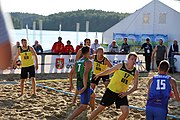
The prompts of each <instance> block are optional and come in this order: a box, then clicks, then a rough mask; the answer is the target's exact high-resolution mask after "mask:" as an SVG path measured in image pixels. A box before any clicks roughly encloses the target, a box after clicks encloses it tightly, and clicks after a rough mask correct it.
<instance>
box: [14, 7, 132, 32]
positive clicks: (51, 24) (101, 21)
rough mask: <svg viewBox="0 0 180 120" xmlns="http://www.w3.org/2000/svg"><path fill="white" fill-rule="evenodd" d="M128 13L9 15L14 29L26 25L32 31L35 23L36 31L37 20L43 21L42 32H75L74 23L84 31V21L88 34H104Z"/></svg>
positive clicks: (18, 13)
mask: <svg viewBox="0 0 180 120" xmlns="http://www.w3.org/2000/svg"><path fill="white" fill-rule="evenodd" d="M128 15H130V14H129V13H118V12H106V11H102V10H77V11H71V12H59V13H56V14H51V15H48V16H43V15H38V14H29V13H20V12H14V13H11V17H12V21H13V24H14V28H15V29H24V28H25V26H26V24H28V27H29V29H33V22H34V21H35V22H36V29H39V20H42V21H43V29H44V30H59V25H60V24H61V26H62V27H61V30H62V31H76V23H80V29H79V30H80V31H85V30H86V21H89V31H90V32H104V31H105V30H107V29H108V28H110V27H112V26H113V25H115V24H116V23H118V22H119V21H121V20H122V19H124V18H125V17H127V16H128Z"/></svg>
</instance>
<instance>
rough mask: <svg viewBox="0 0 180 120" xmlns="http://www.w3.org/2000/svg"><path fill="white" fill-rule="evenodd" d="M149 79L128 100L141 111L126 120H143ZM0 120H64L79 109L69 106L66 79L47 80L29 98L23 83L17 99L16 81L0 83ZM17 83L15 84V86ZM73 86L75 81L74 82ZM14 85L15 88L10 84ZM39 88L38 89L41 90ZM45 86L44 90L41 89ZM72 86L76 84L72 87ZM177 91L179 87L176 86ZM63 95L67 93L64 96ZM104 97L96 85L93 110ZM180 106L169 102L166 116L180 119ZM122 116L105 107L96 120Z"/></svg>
mask: <svg viewBox="0 0 180 120" xmlns="http://www.w3.org/2000/svg"><path fill="white" fill-rule="evenodd" d="M148 80H149V77H143V78H140V79H139V89H138V90H137V91H135V92H134V93H133V94H132V95H130V96H129V97H128V99H129V105H130V106H135V107H137V108H140V110H137V109H134V108H131V109H130V114H129V117H128V120H145V111H144V110H141V108H145V104H146V97H147V82H148ZM0 82H1V83H2V82H4V83H3V84H0V119H1V120H38V119H41V120H42V119H44V120H66V119H67V117H68V116H69V115H70V114H71V113H72V112H73V110H74V109H75V108H76V107H77V106H78V105H79V98H78V99H77V101H76V103H75V104H74V105H73V104H72V102H71V101H72V98H73V97H72V95H68V93H69V90H68V87H69V82H68V80H67V79H59V80H49V81H48V82H45V81H42V80H41V81H39V82H37V85H39V87H38V86H37V96H36V97H31V84H29V81H26V85H25V95H24V96H23V97H18V95H19V94H20V86H19V81H18V80H14V81H10V82H9V81H8V82H9V83H11V84H5V83H7V80H4V81H0ZM16 82H17V83H18V84H16ZM73 82H74V83H75V82H76V80H73ZM13 83H14V84H13ZM40 86H41V87H40ZM42 86H46V87H44V88H43V87H42ZM74 86H75V84H74ZM178 89H179V90H180V83H179V82H178ZM63 91H64V92H66V93H63ZM103 93H104V85H103V84H102V83H99V85H98V88H97V89H96V95H97V100H96V107H97V105H98V103H99V100H98V99H101V96H102V95H103ZM179 111H180V103H178V102H175V101H174V100H170V102H169V114H171V115H174V116H180V112H179ZM90 113H91V110H90V108H89V107H88V109H87V111H85V112H83V113H82V114H81V115H80V116H79V117H78V118H77V120H87V119H88V117H89V116H90ZM119 114H121V112H120V110H118V109H116V108H115V105H112V106H111V107H108V108H106V109H105V111H104V112H103V113H101V114H99V116H98V118H97V120H116V119H117V118H118V116H119Z"/></svg>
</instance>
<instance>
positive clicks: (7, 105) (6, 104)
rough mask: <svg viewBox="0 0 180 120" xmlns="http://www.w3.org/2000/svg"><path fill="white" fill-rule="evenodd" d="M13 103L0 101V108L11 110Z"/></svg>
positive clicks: (11, 101)
mask: <svg viewBox="0 0 180 120" xmlns="http://www.w3.org/2000/svg"><path fill="white" fill-rule="evenodd" d="M15 103H16V102H15V101H13V100H0V108H12V107H13V106H14V104H15Z"/></svg>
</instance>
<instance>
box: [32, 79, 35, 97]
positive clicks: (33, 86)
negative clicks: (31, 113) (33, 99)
mask: <svg viewBox="0 0 180 120" xmlns="http://www.w3.org/2000/svg"><path fill="white" fill-rule="evenodd" d="M31 81H32V94H33V95H36V81H35V78H34V77H31Z"/></svg>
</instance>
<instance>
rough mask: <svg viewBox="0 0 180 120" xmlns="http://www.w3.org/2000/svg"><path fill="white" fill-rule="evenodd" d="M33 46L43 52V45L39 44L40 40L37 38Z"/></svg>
mask: <svg viewBox="0 0 180 120" xmlns="http://www.w3.org/2000/svg"><path fill="white" fill-rule="evenodd" d="M33 48H34V50H35V51H36V53H42V52H43V49H42V46H41V45H40V44H39V42H38V41H37V40H36V41H35V42H34V45H33Z"/></svg>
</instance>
